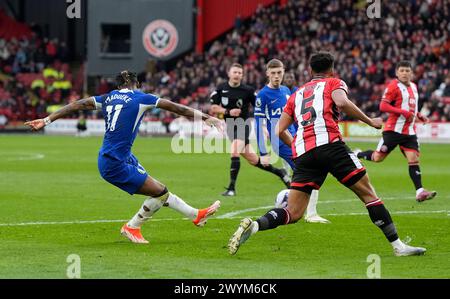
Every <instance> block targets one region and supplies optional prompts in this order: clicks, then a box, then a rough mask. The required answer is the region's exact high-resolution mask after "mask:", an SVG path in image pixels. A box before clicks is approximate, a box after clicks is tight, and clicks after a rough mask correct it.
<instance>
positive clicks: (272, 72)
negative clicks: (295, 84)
mask: <svg viewBox="0 0 450 299" xmlns="http://www.w3.org/2000/svg"><path fill="white" fill-rule="evenodd" d="M266 75H267V78H269V84H270V85H271V86H272V87H274V88H278V87H280V84H281V82H282V81H283V76H284V68H283V67H273V68H269V69H267V71H266Z"/></svg>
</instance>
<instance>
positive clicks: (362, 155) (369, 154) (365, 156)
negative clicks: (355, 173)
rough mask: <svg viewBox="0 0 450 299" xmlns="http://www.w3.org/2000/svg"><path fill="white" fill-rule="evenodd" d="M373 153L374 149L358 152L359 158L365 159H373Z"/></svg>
mask: <svg viewBox="0 0 450 299" xmlns="http://www.w3.org/2000/svg"><path fill="white" fill-rule="evenodd" d="M372 154H373V151H372V150H368V151H365V152H360V153H358V155H357V156H358V159H364V160H367V161H372Z"/></svg>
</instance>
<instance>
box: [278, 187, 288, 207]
mask: <svg viewBox="0 0 450 299" xmlns="http://www.w3.org/2000/svg"><path fill="white" fill-rule="evenodd" d="M288 195H289V189H284V190H281V191H280V192H279V193H278V195H277V197H276V198H275V208H277V209H282V208H285V207H287V204H288Z"/></svg>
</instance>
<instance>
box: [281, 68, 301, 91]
mask: <svg viewBox="0 0 450 299" xmlns="http://www.w3.org/2000/svg"><path fill="white" fill-rule="evenodd" d="M283 83H284V85H285V86H286V87H287V88H289V91H290V92H291V94H293V93H294V92H295V91H296V90H297V89H298V86H297V85H296V80H295V75H294V73H293V72H287V73H286V74H284V78H283Z"/></svg>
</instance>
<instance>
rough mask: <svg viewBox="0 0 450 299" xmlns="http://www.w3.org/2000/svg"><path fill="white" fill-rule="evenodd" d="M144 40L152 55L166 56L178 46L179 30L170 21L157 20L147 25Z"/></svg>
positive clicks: (145, 46)
mask: <svg viewBox="0 0 450 299" xmlns="http://www.w3.org/2000/svg"><path fill="white" fill-rule="evenodd" d="M142 42H143V44H144V48H145V50H147V52H148V53H149V54H150V55H153V56H155V57H166V56H169V55H170V54H172V53H173V51H175V49H176V48H177V45H178V31H177V29H176V28H175V26H174V25H173V24H172V23H170V22H169V21H166V20H155V21H153V22H151V23H150V24H148V25H147V27H145V29H144V33H143V34H142Z"/></svg>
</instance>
